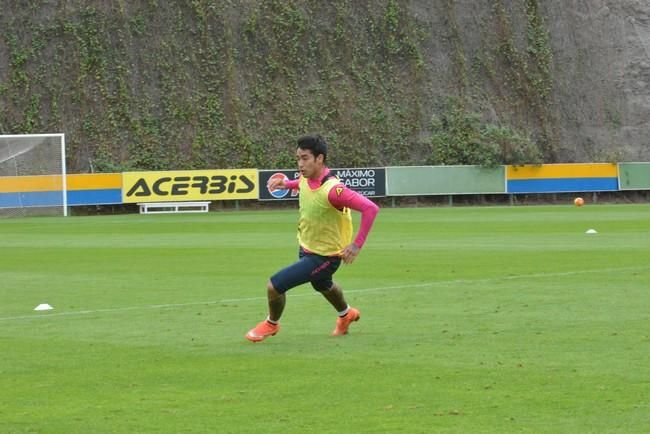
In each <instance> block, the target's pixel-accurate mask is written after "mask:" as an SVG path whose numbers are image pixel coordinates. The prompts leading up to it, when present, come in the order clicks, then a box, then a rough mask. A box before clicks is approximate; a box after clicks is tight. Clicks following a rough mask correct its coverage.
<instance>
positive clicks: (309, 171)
mask: <svg viewBox="0 0 650 434" xmlns="http://www.w3.org/2000/svg"><path fill="white" fill-rule="evenodd" d="M296 160H297V161H298V170H300V173H301V174H302V176H304V177H305V178H312V179H313V178H317V177H318V176H319V175H320V173H321V171H322V170H323V155H322V154H321V155H319V156H318V157H314V154H312V153H311V151H310V150H308V149H300V148H298V149H296Z"/></svg>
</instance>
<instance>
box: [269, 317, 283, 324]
mask: <svg viewBox="0 0 650 434" xmlns="http://www.w3.org/2000/svg"><path fill="white" fill-rule="evenodd" d="M266 320H267V321H268V322H270V323H271V324H273V325H278V323H279V322H280V321H273V320H272V319H271V317H270V316H267V317H266Z"/></svg>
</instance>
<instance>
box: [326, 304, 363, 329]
mask: <svg viewBox="0 0 650 434" xmlns="http://www.w3.org/2000/svg"><path fill="white" fill-rule="evenodd" d="M359 318H361V312H359V311H358V310H357V309H355V308H353V307H351V308H350V310H348V313H347V315H345V316H340V317H338V318H337V319H336V328H335V329H334V331H333V332H332V336H343V335H347V334H348V328H349V327H350V324H352V323H353V322H354V321H359Z"/></svg>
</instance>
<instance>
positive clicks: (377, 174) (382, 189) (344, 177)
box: [258, 167, 386, 200]
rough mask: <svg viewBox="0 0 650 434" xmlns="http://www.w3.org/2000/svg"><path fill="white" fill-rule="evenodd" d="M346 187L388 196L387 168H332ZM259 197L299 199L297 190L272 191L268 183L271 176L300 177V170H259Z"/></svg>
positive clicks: (376, 195)
mask: <svg viewBox="0 0 650 434" xmlns="http://www.w3.org/2000/svg"><path fill="white" fill-rule="evenodd" d="M330 170H331V172H332V174H333V175H335V176H337V177H338V178H339V179H340V180H341V182H343V184H345V186H346V187H348V188H349V189H351V190H354V191H357V192H359V193H361V194H362V195H364V196H366V197H382V196H386V168H384V167H381V168H372V167H371V168H368V167H363V168H345V169H330ZM258 173H259V192H260V195H259V199H260V200H290V199H297V198H298V192H297V191H289V190H275V191H270V190H269V189H268V188H267V187H266V185H267V183H268V182H269V180H270V179H271V178H275V177H286V178H288V179H298V178H299V177H300V172H298V171H297V170H295V169H294V170H260V171H259V172H258Z"/></svg>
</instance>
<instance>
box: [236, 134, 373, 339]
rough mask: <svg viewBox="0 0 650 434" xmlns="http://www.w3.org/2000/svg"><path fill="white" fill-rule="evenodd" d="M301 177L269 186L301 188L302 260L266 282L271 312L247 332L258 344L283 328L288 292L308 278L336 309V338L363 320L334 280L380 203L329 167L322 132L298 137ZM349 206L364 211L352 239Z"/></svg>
mask: <svg viewBox="0 0 650 434" xmlns="http://www.w3.org/2000/svg"><path fill="white" fill-rule="evenodd" d="M296 158H297V160H298V169H299V170H300V178H298V179H296V180H291V181H290V180H287V179H273V180H271V181H270V182H269V184H268V187H269V189H270V190H275V189H299V190H300V195H299V199H300V200H299V204H300V209H299V214H300V215H299V221H298V242H299V244H300V250H299V253H298V258H299V259H298V261H297V262H295V263H293V264H292V265H289V266H288V267H286V268H284V269H282V270H280V271H278V272H277V273H276V274H274V275H273V276H271V279H270V280H269V282H268V283H267V285H266V288H267V296H268V305H269V315H268V316H267V318H266V319H265V320H264V321H262V322H260V323H259V324H257V326H255V327H254V328H253V329H251V330H250V331H249V332H248V333H246V339H248V340H249V341H252V342H260V341H263V340H264V339H266V338H267V337H269V336H273V335H275V334H276V333H277V332H278V331H280V317H281V316H282V311H283V310H284V305H285V302H286V292H287V291H288V290H289V289H291V288H293V287H296V286H298V285H301V284H303V283H307V282H310V283H311V285H312V287H313V288H314V289H315V290H316V291H318V292H320V293H321V294H323V296H324V297H325V299H326V300H327V301H328V302H329V303H330V304H331V305H332V306H334V309H336V311H337V312H338V318H337V320H336V327H335V328H334V331H333V332H332V335H334V336H341V335H345V334H347V333H348V328H349V327H350V324H351V323H352V322H354V321H358V320H359V318H361V314H360V312H359V310H357V309H355V308H353V307H350V306H349V305H348V303H347V302H346V301H345V298H344V296H343V290H342V289H341V287H340V286H339V285H337V284H336V283H334V282H333V281H332V276H333V275H334V273H335V272H336V270H337V269H338V268H339V265H340V264H341V261H343V262H345V263H346V264H351V263H352V262H353V261H354V259H355V258H356V257H357V255H358V254H359V251H360V250H361V248H362V247H363V244H364V243H365V241H366V237H367V236H368V232H369V231H370V228H371V227H372V224H373V222H374V221H375V217H376V216H377V212H378V211H379V207H378V206H377V205H375V204H374V203H373V202H372V201H370V200H368V199H367V198H365V197H364V196H362V195H361V194H359V193H357V192H355V191H353V190H350V189H348V188H347V187H345V185H344V184H343V183H341V181H340V180H339V179H338V178H336V177H335V176H333V175H331V174H330V169H329V168H328V167H327V166H326V165H325V163H326V160H327V143H326V142H325V140H324V139H323V138H322V137H321V136H320V135H318V134H316V135H308V136H303V137H301V138H299V139H298V147H297V149H296ZM350 209H353V210H355V211H359V212H360V213H361V226H360V228H359V232H358V233H357V236H356V237H355V239H354V242H351V240H352V218H351V216H350Z"/></svg>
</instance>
